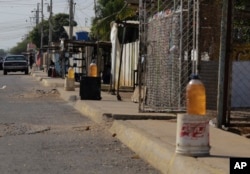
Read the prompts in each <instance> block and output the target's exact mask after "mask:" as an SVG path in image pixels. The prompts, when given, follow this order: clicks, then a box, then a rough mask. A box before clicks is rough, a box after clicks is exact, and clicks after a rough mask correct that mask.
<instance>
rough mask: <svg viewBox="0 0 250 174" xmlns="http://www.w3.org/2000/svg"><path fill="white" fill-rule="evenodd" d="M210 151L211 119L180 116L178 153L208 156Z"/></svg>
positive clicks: (178, 118)
mask: <svg viewBox="0 0 250 174" xmlns="http://www.w3.org/2000/svg"><path fill="white" fill-rule="evenodd" d="M209 151H210V144H209V119H208V118H207V117H206V116H203V117H201V116H200V115H188V114H178V115H177V134H176V153H177V154H182V155H186V156H207V155H209Z"/></svg>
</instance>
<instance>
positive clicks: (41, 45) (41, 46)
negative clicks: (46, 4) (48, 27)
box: [40, 0, 44, 51]
mask: <svg viewBox="0 0 250 174" xmlns="http://www.w3.org/2000/svg"><path fill="white" fill-rule="evenodd" d="M41 15H42V20H41V44H40V50H41V51H42V48H43V17H44V16H43V0H41Z"/></svg>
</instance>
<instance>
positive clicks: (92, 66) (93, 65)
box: [88, 62, 97, 77]
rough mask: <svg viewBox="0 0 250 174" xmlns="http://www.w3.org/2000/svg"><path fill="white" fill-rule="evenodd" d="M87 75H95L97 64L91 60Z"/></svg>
mask: <svg viewBox="0 0 250 174" xmlns="http://www.w3.org/2000/svg"><path fill="white" fill-rule="evenodd" d="M88 76H90V77H97V65H96V63H95V62H92V63H91V64H90V65H89V71H88Z"/></svg>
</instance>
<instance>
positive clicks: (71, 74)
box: [68, 67, 75, 79]
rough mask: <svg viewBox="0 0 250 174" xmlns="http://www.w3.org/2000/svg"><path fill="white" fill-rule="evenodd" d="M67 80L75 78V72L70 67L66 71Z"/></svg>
mask: <svg viewBox="0 0 250 174" xmlns="http://www.w3.org/2000/svg"><path fill="white" fill-rule="evenodd" d="M68 78H69V79H74V78H75V71H74V69H73V68H72V67H69V69H68Z"/></svg>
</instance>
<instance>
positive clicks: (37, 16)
mask: <svg viewBox="0 0 250 174" xmlns="http://www.w3.org/2000/svg"><path fill="white" fill-rule="evenodd" d="M38 24H39V3H37V9H36V25H38Z"/></svg>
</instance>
